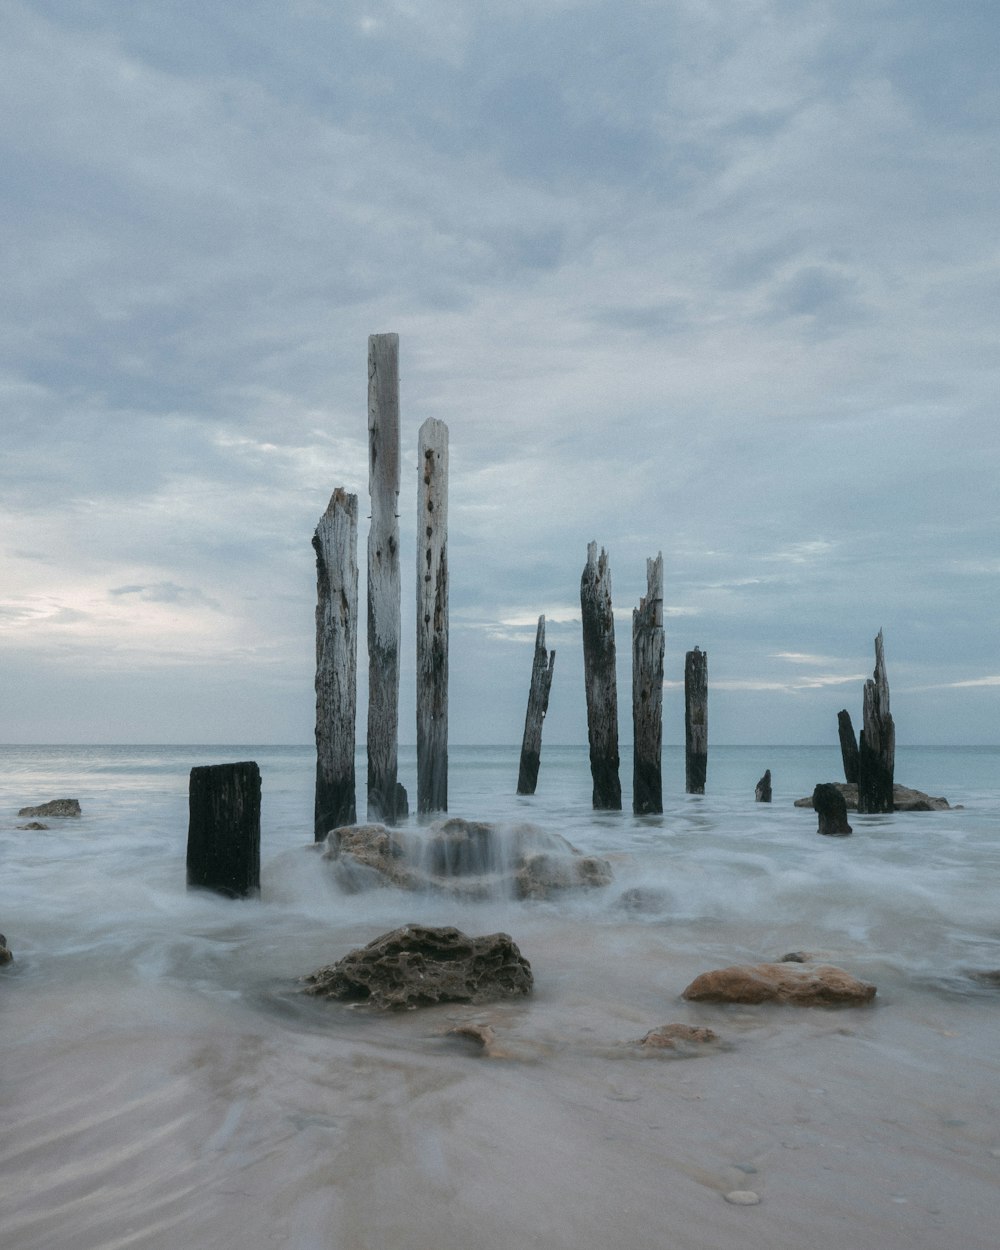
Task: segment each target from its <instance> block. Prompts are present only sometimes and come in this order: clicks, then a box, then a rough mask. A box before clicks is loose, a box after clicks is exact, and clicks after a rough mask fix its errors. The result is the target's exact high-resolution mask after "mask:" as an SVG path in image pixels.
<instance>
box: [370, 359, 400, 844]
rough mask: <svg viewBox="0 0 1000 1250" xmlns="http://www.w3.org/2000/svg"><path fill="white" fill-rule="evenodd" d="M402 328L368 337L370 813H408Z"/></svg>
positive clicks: (390, 818)
mask: <svg viewBox="0 0 1000 1250" xmlns="http://www.w3.org/2000/svg"><path fill="white" fill-rule="evenodd" d="M399 461H400V442H399V335H398V334H372V335H370V336H369V338H368V491H369V494H370V495H371V508H372V519H371V529H370V530H369V532H368V819H369V820H384V821H386V822H387V823H388V824H394V823H395V822H396V821H397V820H398V819H399V818H400V817H402V816H405V815H406V814H407V810H406V791H405V790H403V788H402V786H400V785H399V783H398V781H397V767H398V740H399V631H400V601H399V593H400V590H399V587H400V579H399V518H398V516H397V515H396V506H397V502H398V499H399Z"/></svg>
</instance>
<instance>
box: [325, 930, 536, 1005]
mask: <svg viewBox="0 0 1000 1250" xmlns="http://www.w3.org/2000/svg"><path fill="white" fill-rule="evenodd" d="M306 981H307V982H308V988H307V989H306V991H305V992H306V993H307V994H313V995H317V996H320V997H325V998H335V999H338V1000H339V1001H341V1002H348V1003H365V1004H366V1005H368V1006H370V1007H378V1008H383V1009H384V1008H397V1009H398V1008H414V1007H427V1006H431V1005H433V1004H434V1003H482V1002H490V1001H493V1000H496V999H503V998H516V997H519V996H521V995H525V994H530V993H531V990H532V985H533V978H532V974H531V965H530V964H529V963H528V961H527V960H526V959H525V958H524V956H523V955H522V954H521V952H520V951H519V950H518V948H517V946H516V945H515V944H514V942H513V940H512V939H511V938H510V937H509V936H508V935H507V934H506V933H491V934H489V935H487V936H485V937H469V936H468V935H467V934H465V933H462V932H461V930H459V929H455V928H452V927H450V926H446V927H443V928H435V927H431V926H427V925H415V924H414V925H404V926H403V927H402V928H401V929H394V930H392V932H391V933H384V934H382V936H381V937H377V938H375V940H374V941H372V942H369V943H368V945H367V946H364V947H361V948H359V949H358V950H354V951H351V952H350V954H348V955H345V956H344V958H343V959H341V960H339V961H338V962H337V963H335V964H330V965H329V966H328V967H325V968H320V969H319V970H318V971H317V972H314V973H312V975H311V976H309V977H307V978H306Z"/></svg>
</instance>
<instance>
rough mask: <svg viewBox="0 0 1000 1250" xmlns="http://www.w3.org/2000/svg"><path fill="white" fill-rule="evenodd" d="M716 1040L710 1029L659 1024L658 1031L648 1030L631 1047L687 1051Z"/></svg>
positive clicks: (685, 1025)
mask: <svg viewBox="0 0 1000 1250" xmlns="http://www.w3.org/2000/svg"><path fill="white" fill-rule="evenodd" d="M718 1040H719V1036H718V1034H717V1033H713V1032H712V1030H711V1029H703V1028H699V1027H698V1026H696V1025H693V1024H661V1025H660V1027H659V1028H658V1029H650V1030H649V1032H648V1033H647V1034H646V1036H645V1037H640V1038H639V1040H638V1041H637V1042H634V1043H633V1045H635V1046H645V1047H647V1048H648V1049H649V1050H678V1049H680V1050H689V1049H691V1048H693V1047H695V1046H705V1045H707V1044H709V1043H711V1042H717V1041H718ZM678 1044H679V1045H678Z"/></svg>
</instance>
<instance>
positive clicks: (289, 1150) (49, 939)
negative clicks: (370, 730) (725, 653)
mask: <svg viewBox="0 0 1000 1250" xmlns="http://www.w3.org/2000/svg"><path fill="white" fill-rule="evenodd" d="M246 759H252V760H255V761H256V762H257V763H258V765H259V766H260V770H261V776H262V815H261V880H262V892H261V897H260V899H259V900H246V901H231V900H227V899H223V898H220V897H217V896H214V895H211V894H207V893H203V892H197V891H188V890H187V888H186V885H185V848H186V838H187V794H188V777H189V773H190V769H191V768H192V767H193V766H195V765H201V764H211V763H224V762H228V761H236V760H246ZM517 766H518V750H517V748H516V747H490V748H487V747H476V748H455V747H453V748H452V750H451V754H450V773H449V789H450V793H449V808H450V814H452V815H458V816H464V817H467V818H469V819H475V820H488V821H493V822H497V823H498V824H500V825H501V826H506V825H513V824H516V823H521V822H524V821H529V822H531V823H533V824H535V825H537V826H539V827H540V828H541V829H543V830H545V831H547V832H552V833H557V834H560V835H562V836H563V837H565V838H567V839H568V840H569V841H570V842H572V843H573V844H574V846H576V847H578V848H579V849H580V850H581V851H583V852H585V853H587V854H593V855H599V856H602V857H605V858H607V859H608V860H609V862H610V863H611V865H612V869H613V873H614V880H613V882H612V883H611V884H610V885H608V886H606V887H604V888H603V889H595V890H591V891H587V892H583V893H575V894H572V895H569V894H567V895H565V896H563V897H560V898H559V899H557V900H546V901H539V900H527V901H518V900H516V899H514V898H512V897H509V896H506V895H499V894H498V895H497V896H494V897H490V898H488V899H486V900H483V901H479V902H471V901H455V900H449V899H445V898H442V897H441V896H440V895H432V894H426V895H424V894H414V893H402V892H399V891H396V890H392V889H382V890H376V891H370V892H362V893H355V894H348V893H343V892H342V891H341V890H340V889H339V888H338V886H337V883H336V880H335V879H334V877H333V875H332V874H331V872H330V866H329V864H327V863H325V862H324V861H323V860H322V859H321V857H320V856H318V855H317V854H316V853H315V852H314V851H313V850H312V849H311V843H312V802H313V777H314V771H315V753H314V750H313V748H312V747H261V746H247V745H233V746H210V747H204V746H173V747H164V746H149V747H134V746H133V747H126V746H121V747H114V746H90V747H88V746H71V747H56V746H42V747H24V746H8V747H0V856H2V871H0V883H2V888H0V930H2V931H3V933H4V934H5V935H6V938H7V942H8V945H9V947H10V949H11V950H12V952H13V955H14V962H13V963H12V964H11V965H9V966H8V967H6V968H4V969H0V1047H2V1049H0V1055H2V1060H3V1063H2V1082H0V1108H2V1117H3V1119H2V1123H3V1134H2V1136H0V1159H2V1171H0V1175H2V1176H3V1185H2V1186H0V1246H2V1247H3V1248H4V1250H63V1248H64V1247H65V1248H66V1250H70V1248H72V1250H118V1248H119V1247H121V1248H123V1250H124V1248H125V1247H131V1248H139V1250H153V1248H156V1250H160V1248H162V1250H174V1248H176V1250H181V1248H184V1250H189V1248H190V1247H199V1246H211V1247H213V1250H228V1248H229V1247H234V1248H237V1247H238V1248H239V1250H257V1248H260V1247H270V1246H276V1247H288V1248H289V1250H319V1248H321V1247H322V1248H324V1250H326V1248H332V1250H458V1248H459V1247H461V1248H463V1250H466V1248H467V1247H469V1246H475V1247H477V1248H478V1250H501V1248H503V1250H510V1248H511V1247H538V1248H540V1250H541V1248H544V1250H563V1248H565V1250H606V1248H607V1247H609V1246H621V1247H623V1250H647V1248H649V1250H653V1248H654V1247H655V1248H656V1250H736V1248H737V1247H739V1248H740V1250H757V1248H759V1250H803V1248H804V1247H806V1246H808V1247H809V1250H834V1248H835V1247H836V1250H876V1247H877V1248H878V1250H896V1248H899V1250H904V1248H905V1250H925V1248H926V1250H941V1248H942V1247H945V1246H955V1247H961V1250H987V1248H989V1250H992V1248H993V1247H994V1246H995V1245H996V1243H997V1228H996V1226H997V1211H998V1210H1000V1045H998V1042H997V1033H998V1030H997V1022H998V1018H1000V986H998V985H997V983H996V981H997V980H998V979H1000V978H996V977H994V978H992V979H991V978H990V976H989V975H983V974H990V973H997V972H998V970H1000V902H998V882H1000V748H997V747H981V748H976V747H962V748H945V747H935V748H920V747H905V746H901V747H899V748H898V749H897V758H896V779H897V781H899V782H902V783H903V784H905V785H909V786H913V787H916V788H919V789H921V790H924V791H926V792H928V793H929V794H932V795H943V796H945V797H947V799H948V800H949V801H950V802H951V804H952V805H953V810H949V811H935V812H913V813H896V814H894V815H891V816H857V815H856V814H854V813H851V816H850V819H851V823H852V825H853V827H854V834H853V836H852V837H850V838H842V839H840V838H837V839H833V838H823V837H820V836H819V835H818V834H817V832H816V816H815V813H813V812H812V811H810V810H806V809H800V808H796V807H795V806H794V800H795V799H797V798H800V797H804V796H806V795H808V794H811V793H812V789H813V786H814V785H815V784H816V783H817V782H819V781H830V780H838V779H839V778H840V777H841V776H842V773H841V764H840V754H839V748H838V747H837V745H836V743H834V744H832V745H831V746H830V747H714V746H713V747H711V748H710V752H709V761H708V784H707V789H706V793H705V795H703V796H691V795H686V794H685V793H684V761H683V752H682V750H681V749H679V748H667V749H666V750H665V752H664V800H665V802H664V806H665V811H664V813H663V815H662V816H657V817H641V818H640V817H634V816H633V815H632V814H631V812H630V811H628V810H626V811H625V812H622V813H595V812H593V811H592V810H591V803H590V774H589V766H588V760H587V752H586V749H585V748H577V747H572V748H570V747H546V746H543V751H542V762H541V770H540V774H539V783H538V790H537V793H536V795H534V796H532V797H531V798H523V797H518V796H517V795H516V794H515V793H514V790H515V787H516V781H517ZM768 768H769V769H770V770H771V774H772V781H773V801H772V803H770V804H760V803H756V802H755V801H754V786H755V784H756V782H757V780H758V779H759V778H760V776H761V775H762V774H763V772H764V770H765V769H768ZM415 771H416V769H415V752H414V751H413V750H412V749H410V750H407V749H405V748H404V749H402V750H401V752H400V779H401V780H402V782H403V784H404V785H405V786H406V787H407V789H408V790H409V792H410V796H411V801H412V799H413V796H414V795H415V793H416V776H415ZM364 772H365V770H364V766H363V761H362V760H361V759H360V758H359V765H358V777H359V779H360V780H362V782H363V778H364ZM622 782H623V786H622V789H623V799H624V802H625V805H626V808H628V807H629V806H630V796H631V759H630V756H629V754H628V752H627V751H623V758H622ZM54 798H76V799H78V800H79V801H80V804H81V808H82V815H81V816H80V817H79V818H75V819H69V818H68V819H63V820H59V819H55V818H52V819H49V820H47V822H46V823H47V824H48V825H49V826H50V828H48V829H47V830H43V831H28V830H23V829H19V828H18V826H19V825H23V824H25V823H26V820H25V818H19V817H18V816H17V812H18V809H19V808H21V807H23V806H26V805H29V804H31V805H33V804H38V803H42V802H45V801H47V800H49V799H54ZM959 805H960V806H959ZM359 808H360V810H359V816H361V817H363V814H364V803H363V797H361V799H360V801H359ZM407 827H408V828H410V829H418V828H419V827H420V823H419V822H418V821H417V820H415V819H411V821H410V822H409V824H408V826H407ZM636 888H642V889H643V890H644V891H645V894H644V898H645V899H646V905H645V908H644V909H642V910H637V909H635V908H630V907H628V906H625V905H624V904H625V903H626V902H627V900H628V898H629V897H631V896H630V894H629V892H630V891H634V890H635V889H636ZM408 922H421V923H429V924H454V925H457V926H458V927H459V928H461V929H464V930H465V931H466V932H469V933H473V934H479V933H483V934H485V933H492V932H495V931H498V930H500V931H503V932H506V933H509V934H510V935H511V936H512V937H513V938H514V940H515V942H517V944H518V946H519V947H520V949H521V951H522V953H523V954H524V955H525V956H526V957H527V958H528V959H529V961H530V962H531V966H532V969H533V972H534V977H535V991H534V994H533V995H532V996H531V997H530V998H527V999H524V1000H523V1001H518V1002H516V1003H511V1002H506V1003H503V1004H500V1005H486V1006H477V1007H472V1006H465V1005H454V1004H452V1005H443V1006H439V1007H435V1008H429V1009H424V1010H420V1011H415V1012H404V1013H395V1014H390V1015H376V1014H374V1013H372V1012H370V1011H366V1010H365V1009H363V1008H359V1009H353V1008H349V1007H346V1006H342V1005H339V1004H333V1003H329V1002H325V1001H319V1000H316V999H313V998H309V997H306V996H304V995H303V994H302V992H301V988H302V987H301V981H300V978H302V977H303V976H305V975H306V974H308V973H309V972H311V971H312V970H314V969H315V968H317V967H319V966H321V965H324V964H328V963H331V962H333V961H334V960H336V959H338V958H340V957H341V956H343V955H344V954H346V953H347V952H348V951H349V950H351V949H353V948H354V947H357V946H360V945H363V944H364V943H366V942H368V941H369V940H371V939H372V938H373V937H375V936H377V935H378V934H380V933H383V932H385V931H386V930H388V929H392V928H395V927H397V926H399V925H401V924H404V923H408ZM790 951H804V952H807V953H808V954H809V955H810V956H812V957H814V958H816V959H821V960H823V961H826V962H830V963H834V964H837V965H838V966H840V967H843V968H845V969H846V970H847V971H849V972H851V973H853V974H854V975H856V976H859V977H861V978H862V979H864V980H867V981H871V982H873V983H874V984H876V985H877V987H878V993H877V996H876V998H875V1000H874V1002H873V1003H872V1004H871V1005H870V1006H867V1007H863V1008H844V1009H821V1008H795V1007H782V1006H774V1005H759V1006H718V1005H704V1004H702V1005H698V1004H693V1003H689V1002H687V1001H685V1000H683V999H682V998H681V991H682V990H683V989H684V987H685V986H686V985H687V984H688V983H689V982H690V981H691V980H692V979H693V978H694V977H695V976H696V975H697V974H698V973H700V972H703V971H705V970H707V969H710V968H716V967H721V966H725V965H728V964H735V963H744V962H759V961H765V960H773V959H778V958H780V957H781V956H782V955H783V954H785V953H786V952H790ZM469 1022H473V1023H489V1024H490V1025H491V1026H492V1027H493V1029H494V1030H495V1033H496V1037H497V1043H498V1045H497V1052H498V1053H497V1054H496V1055H495V1056H493V1057H488V1056H486V1055H484V1054H483V1053H481V1052H478V1051H476V1050H475V1049H473V1048H471V1047H469V1046H468V1045H467V1044H461V1043H458V1042H456V1040H455V1038H454V1037H450V1036H449V1030H450V1029H452V1028H454V1027H455V1026H456V1025H460V1024H463V1023H469ZM673 1022H680V1023H687V1024H693V1025H703V1026H707V1027H710V1028H711V1029H712V1030H714V1031H715V1032H716V1033H717V1034H718V1035H719V1038H720V1039H721V1040H720V1044H719V1045H718V1046H715V1047H712V1048H708V1049H706V1050H705V1052H704V1053H701V1052H697V1053H695V1054H693V1055H689V1054H687V1053H684V1054H681V1053H679V1052H674V1053H671V1052H670V1051H658V1052H648V1051H646V1050H644V1049H641V1048H639V1047H637V1046H635V1045H633V1044H632V1043H633V1042H634V1041H635V1039H638V1038H640V1037H642V1036H643V1035H644V1034H645V1033H646V1032H648V1031H649V1030H650V1029H653V1028H655V1027H657V1026H659V1025H662V1024H666V1023H673ZM733 1191H753V1192H754V1193H755V1194H756V1195H757V1196H758V1197H759V1199H760V1201H759V1203H758V1204H756V1205H752V1206H739V1205H734V1204H733V1203H732V1202H729V1201H727V1200H726V1195H727V1194H731V1193H732V1192H733Z"/></svg>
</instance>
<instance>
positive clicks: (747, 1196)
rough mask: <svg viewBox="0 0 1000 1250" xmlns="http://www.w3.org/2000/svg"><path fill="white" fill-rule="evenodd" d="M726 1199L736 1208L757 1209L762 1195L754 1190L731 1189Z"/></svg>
mask: <svg viewBox="0 0 1000 1250" xmlns="http://www.w3.org/2000/svg"><path fill="white" fill-rule="evenodd" d="M725 1199H726V1201H727V1202H731V1203H732V1204H733V1206H734V1207H755V1206H757V1205H758V1204H759V1203H760V1194H758V1193H754V1191H753V1190H752V1189H731V1190H730V1191H729V1193H728V1194H726V1195H725Z"/></svg>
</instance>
